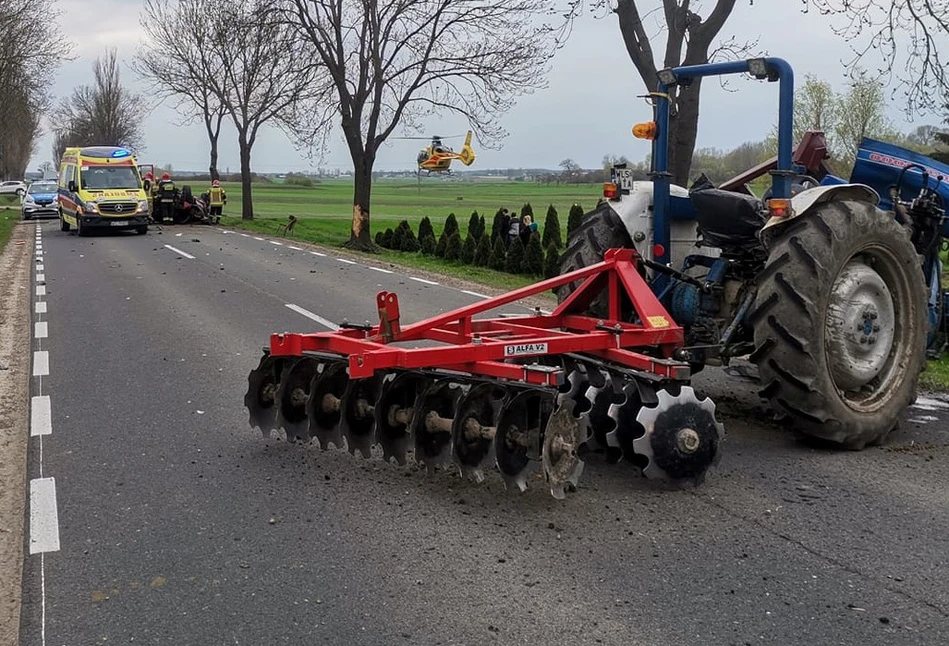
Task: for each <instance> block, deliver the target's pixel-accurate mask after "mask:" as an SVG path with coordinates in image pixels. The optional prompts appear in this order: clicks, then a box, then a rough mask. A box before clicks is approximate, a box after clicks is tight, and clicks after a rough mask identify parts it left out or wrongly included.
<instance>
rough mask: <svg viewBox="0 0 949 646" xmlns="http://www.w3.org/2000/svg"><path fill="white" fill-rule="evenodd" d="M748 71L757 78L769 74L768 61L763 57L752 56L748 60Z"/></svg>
mask: <svg viewBox="0 0 949 646" xmlns="http://www.w3.org/2000/svg"><path fill="white" fill-rule="evenodd" d="M748 72H749V73H750V74H751V75H752V76H754V77H755V78H757V79H763V78H766V77H767V76H768V63H767V62H766V61H765V59H763V58H752V59H750V60H749V61H748Z"/></svg>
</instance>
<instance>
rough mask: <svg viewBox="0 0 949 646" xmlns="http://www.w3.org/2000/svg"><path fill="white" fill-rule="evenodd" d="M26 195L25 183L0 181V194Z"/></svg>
mask: <svg viewBox="0 0 949 646" xmlns="http://www.w3.org/2000/svg"><path fill="white" fill-rule="evenodd" d="M13 194H16V195H18V196H20V197H23V196H24V195H26V184H25V183H23V182H15V181H13V182H0V195H13Z"/></svg>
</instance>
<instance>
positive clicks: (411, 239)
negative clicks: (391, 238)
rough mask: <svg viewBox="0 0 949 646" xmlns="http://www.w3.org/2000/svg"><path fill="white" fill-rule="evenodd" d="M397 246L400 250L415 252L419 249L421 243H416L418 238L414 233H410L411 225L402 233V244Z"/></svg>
mask: <svg viewBox="0 0 949 646" xmlns="http://www.w3.org/2000/svg"><path fill="white" fill-rule="evenodd" d="M399 248H400V249H401V250H402V251H408V252H410V253H415V252H417V251H418V250H419V249H421V245H420V244H419V243H418V239H417V238H416V237H415V234H414V233H412V229H411V227H409V228H408V229H406V230H405V232H404V233H403V234H402V246H400V247H399Z"/></svg>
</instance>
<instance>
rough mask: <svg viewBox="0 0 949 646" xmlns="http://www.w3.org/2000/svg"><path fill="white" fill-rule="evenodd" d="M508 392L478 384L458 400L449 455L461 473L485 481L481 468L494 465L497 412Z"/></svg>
mask: <svg viewBox="0 0 949 646" xmlns="http://www.w3.org/2000/svg"><path fill="white" fill-rule="evenodd" d="M506 396H507V393H506V392H505V391H504V389H503V388H501V387H499V386H497V385H495V384H488V383H485V384H477V385H475V386H472V387H471V390H469V391H468V392H467V393H466V394H465V395H464V396H462V398H461V399H460V400H459V401H458V410H457V413H456V414H455V421H454V423H453V424H452V427H451V434H452V455H453V457H454V459H455V463H456V464H457V465H458V467H459V468H460V469H461V474H462V475H463V476H464V477H466V478H468V479H470V480H474V481H475V482H482V481H484V467H485V465H488V464H493V463H494V461H495V454H494V436H495V433H496V432H497V426H496V420H497V418H498V411H499V410H500V409H501V404H502V403H503V401H504V398H505V397H506Z"/></svg>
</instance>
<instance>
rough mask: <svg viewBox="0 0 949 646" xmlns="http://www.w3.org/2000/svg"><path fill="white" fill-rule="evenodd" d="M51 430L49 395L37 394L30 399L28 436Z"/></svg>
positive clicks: (43, 433)
mask: <svg viewBox="0 0 949 646" xmlns="http://www.w3.org/2000/svg"><path fill="white" fill-rule="evenodd" d="M52 432H53V414H52V411H51V409H50V404H49V395H38V396H36V397H34V398H33V399H32V400H31V401H30V437H36V436H37V435H49V434H50V433H52Z"/></svg>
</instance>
